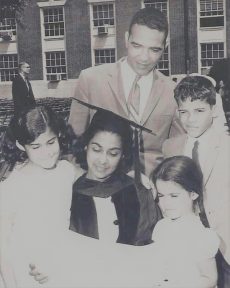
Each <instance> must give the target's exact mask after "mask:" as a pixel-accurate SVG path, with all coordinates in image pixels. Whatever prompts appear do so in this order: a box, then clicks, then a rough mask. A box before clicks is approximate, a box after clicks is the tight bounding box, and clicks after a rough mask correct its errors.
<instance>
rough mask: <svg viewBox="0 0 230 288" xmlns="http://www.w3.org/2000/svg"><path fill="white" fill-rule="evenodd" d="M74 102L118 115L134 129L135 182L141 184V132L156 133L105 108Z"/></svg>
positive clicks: (79, 101)
mask: <svg viewBox="0 0 230 288" xmlns="http://www.w3.org/2000/svg"><path fill="white" fill-rule="evenodd" d="M72 99H73V100H75V101H77V102H78V103H80V104H82V105H83V106H86V107H88V108H90V109H94V110H97V111H102V112H107V113H108V112H109V113H111V114H112V115H116V117H118V118H120V119H121V120H123V121H125V122H127V123H128V124H129V125H130V126H131V127H133V129H134V143H133V144H134V145H133V147H134V148H133V152H134V153H133V155H134V180H135V183H136V185H139V184H140V183H141V171H140V156H139V149H140V140H141V139H140V138H141V131H145V132H147V133H150V134H153V135H156V134H155V133H154V132H152V130H150V129H148V128H146V127H144V126H142V125H140V124H138V123H136V122H134V121H132V120H129V119H127V118H124V117H122V116H120V115H118V114H116V113H114V112H112V111H110V110H107V109H104V108H101V107H98V106H95V105H93V104H89V103H87V102H84V101H81V100H79V99H76V98H73V97H72Z"/></svg>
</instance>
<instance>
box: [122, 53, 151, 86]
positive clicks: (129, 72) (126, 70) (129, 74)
mask: <svg viewBox="0 0 230 288" xmlns="http://www.w3.org/2000/svg"><path fill="white" fill-rule="evenodd" d="M121 70H122V72H123V75H125V79H126V80H127V81H130V82H132V83H133V81H134V79H135V77H136V75H137V74H136V73H135V72H134V71H133V69H132V68H131V66H130V65H129V63H128V61H127V57H126V58H125V59H124V61H122V62H121ZM152 79H153V70H152V71H150V72H149V73H148V74H147V75H144V76H141V78H140V80H139V81H138V83H145V82H148V81H151V80H152Z"/></svg>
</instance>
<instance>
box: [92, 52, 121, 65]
mask: <svg viewBox="0 0 230 288" xmlns="http://www.w3.org/2000/svg"><path fill="white" fill-rule="evenodd" d="M106 51H109V52H114V55H111V53H110V55H96V52H99V53H100V52H105V53H104V54H106ZM100 57H103V59H105V61H99V62H100V63H99V62H97V61H96V59H97V58H98V59H101V58H100ZM112 58H114V61H109V62H107V61H106V59H110V60H112ZM115 62H116V49H115V48H98V49H94V65H95V66H98V65H102V64H105V63H115Z"/></svg>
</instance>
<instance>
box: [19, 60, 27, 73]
mask: <svg viewBox="0 0 230 288" xmlns="http://www.w3.org/2000/svg"><path fill="white" fill-rule="evenodd" d="M25 64H28V63H27V62H25V61H22V62H20V63H19V64H18V70H19V71H21V69H22V66H23V65H25Z"/></svg>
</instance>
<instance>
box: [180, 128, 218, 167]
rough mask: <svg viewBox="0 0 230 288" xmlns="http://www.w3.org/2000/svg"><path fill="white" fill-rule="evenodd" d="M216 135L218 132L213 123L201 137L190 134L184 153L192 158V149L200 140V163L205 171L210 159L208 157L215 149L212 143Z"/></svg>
mask: <svg viewBox="0 0 230 288" xmlns="http://www.w3.org/2000/svg"><path fill="white" fill-rule="evenodd" d="M216 137H217V133H216V129H215V128H214V127H213V125H212V126H211V127H210V128H208V129H207V130H206V131H205V132H204V133H203V134H202V135H201V136H200V137H197V138H194V137H191V136H189V135H188V137H187V141H186V143H185V147H184V153H183V154H184V155H185V156H188V157H190V158H192V150H193V147H194V143H195V142H196V141H198V142H199V144H198V157H199V164H200V167H201V170H202V171H205V165H206V162H207V161H208V157H209V155H211V154H210V153H212V150H213V149H214V147H213V145H210V143H211V144H212V143H213V141H215V139H216ZM214 146H215V145H214Z"/></svg>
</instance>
